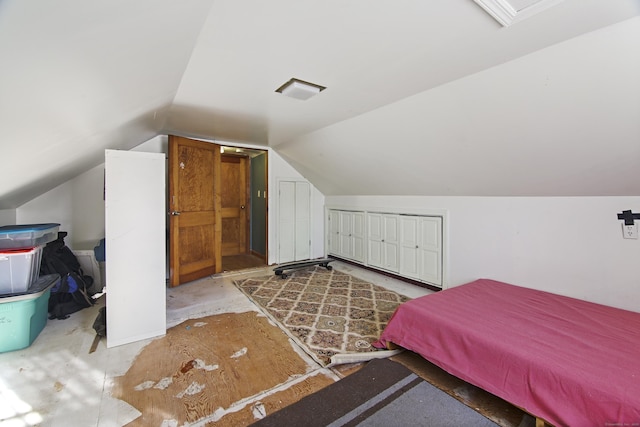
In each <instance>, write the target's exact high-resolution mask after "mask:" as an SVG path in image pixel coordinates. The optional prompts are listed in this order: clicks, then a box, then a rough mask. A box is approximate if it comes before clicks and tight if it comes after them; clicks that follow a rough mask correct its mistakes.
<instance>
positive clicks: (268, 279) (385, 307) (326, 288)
mask: <svg viewBox="0 0 640 427" xmlns="http://www.w3.org/2000/svg"><path fill="white" fill-rule="evenodd" d="M234 283H235V285H236V286H237V287H238V288H239V289H240V290H241V291H243V292H244V293H245V294H246V295H247V296H248V297H249V298H250V299H251V300H252V301H253V302H255V303H256V304H257V305H258V306H259V307H260V308H261V309H262V311H263V312H264V313H265V314H267V315H268V316H269V317H270V318H272V319H273V320H274V321H276V322H277V323H279V324H280V325H281V326H282V327H283V330H285V332H287V333H288V334H289V336H290V337H291V338H292V339H293V340H295V341H296V342H297V343H298V344H299V345H300V346H302V347H303V348H304V349H306V350H307V353H309V355H311V356H312V357H313V358H314V359H315V360H316V361H317V362H318V363H320V364H321V365H323V366H326V365H328V364H329V363H330V359H331V356H333V355H334V354H338V353H340V354H343V353H356V352H368V351H377V350H376V349H375V348H374V347H373V346H372V345H371V343H372V342H374V341H375V340H377V339H378V338H379V337H380V334H381V333H382V330H383V329H384V327H385V326H386V325H387V322H388V321H389V319H390V317H391V315H392V314H393V312H394V311H395V309H396V307H397V306H398V305H399V304H401V303H403V302H405V301H408V300H409V299H410V298H408V297H406V296H403V295H400V294H398V293H396V292H393V291H390V290H388V289H385V288H383V287H381V286H377V285H374V284H371V283H369V282H366V281H364V280H361V279H358V278H356V277H353V276H351V275H349V274H345V273H342V272H340V271H336V270H327V269H325V268H323V267H315V268H309V269H306V270H298V271H295V272H293V273H292V274H291V276H290V277H288V278H287V279H282V278H280V277H278V276H275V275H272V276H265V277H254V278H249V279H243V280H236V281H235V282H234Z"/></svg>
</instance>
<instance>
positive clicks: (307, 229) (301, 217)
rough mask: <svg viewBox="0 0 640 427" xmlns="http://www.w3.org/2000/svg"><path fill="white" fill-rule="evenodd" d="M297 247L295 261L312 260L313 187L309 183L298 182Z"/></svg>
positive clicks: (296, 208)
mask: <svg viewBox="0 0 640 427" xmlns="http://www.w3.org/2000/svg"><path fill="white" fill-rule="evenodd" d="M295 211H296V224H295V232H296V246H295V260H296V261H301V260H303V259H309V258H311V187H310V185H309V183H308V182H296V202H295Z"/></svg>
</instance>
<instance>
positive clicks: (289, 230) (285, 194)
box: [278, 181, 296, 264]
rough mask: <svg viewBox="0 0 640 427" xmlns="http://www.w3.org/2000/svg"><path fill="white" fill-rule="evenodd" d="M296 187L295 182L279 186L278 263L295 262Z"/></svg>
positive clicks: (284, 182)
mask: <svg viewBox="0 0 640 427" xmlns="http://www.w3.org/2000/svg"><path fill="white" fill-rule="evenodd" d="M295 206H296V186H295V182H293V181H280V183H279V185H278V262H279V263H280V264H282V263H284V262H291V261H294V260H295V251H296V227H295V221H296V210H295Z"/></svg>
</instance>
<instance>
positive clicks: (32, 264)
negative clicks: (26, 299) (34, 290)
mask: <svg viewBox="0 0 640 427" xmlns="http://www.w3.org/2000/svg"><path fill="white" fill-rule="evenodd" d="M42 248H43V246H36V247H35V248H30V249H14V250H2V251H0V295H6V294H16V293H22V292H27V289H29V286H31V284H32V283H33V282H35V281H36V280H37V279H38V276H39V275H40V262H41V261H42Z"/></svg>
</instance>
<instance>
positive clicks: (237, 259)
mask: <svg viewBox="0 0 640 427" xmlns="http://www.w3.org/2000/svg"><path fill="white" fill-rule="evenodd" d="M266 265H267V263H266V262H265V261H264V259H262V258H260V257H257V256H255V255H251V254H241V255H229V256H223V257H222V270H223V271H237V270H246V269H248V268H257V267H265V266H266Z"/></svg>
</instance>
